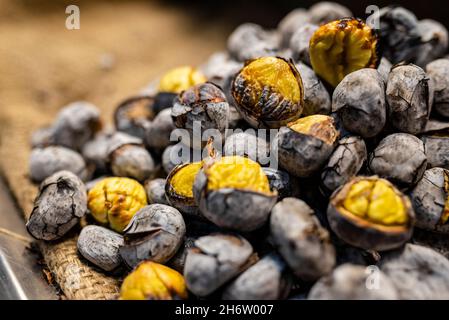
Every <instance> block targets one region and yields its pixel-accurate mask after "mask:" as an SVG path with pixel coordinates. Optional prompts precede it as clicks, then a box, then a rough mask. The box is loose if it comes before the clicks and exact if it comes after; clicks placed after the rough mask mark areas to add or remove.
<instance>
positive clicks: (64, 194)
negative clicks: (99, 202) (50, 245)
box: [26, 171, 87, 241]
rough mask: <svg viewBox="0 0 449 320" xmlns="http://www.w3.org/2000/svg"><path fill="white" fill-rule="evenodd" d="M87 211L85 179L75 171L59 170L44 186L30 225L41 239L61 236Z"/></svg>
mask: <svg viewBox="0 0 449 320" xmlns="http://www.w3.org/2000/svg"><path fill="white" fill-rule="evenodd" d="M86 211H87V192H86V187H85V186H84V184H83V182H82V181H81V180H80V179H79V178H78V177H77V176H76V175H75V174H73V173H72V172H69V171H59V172H56V173H55V174H53V175H51V176H50V177H48V178H47V179H45V180H44V181H43V182H42V184H41V185H40V187H39V194H38V195H37V197H36V200H35V201H34V208H33V211H32V212H31V214H30V218H29V220H28V222H27V224H26V228H27V231H28V233H29V234H31V235H32V236H33V237H34V238H35V239H38V240H46V241H50V240H56V239H60V238H61V237H63V236H64V235H65V234H66V233H67V232H69V230H70V229H72V228H73V227H74V226H75V225H76V224H77V223H78V222H79V221H80V219H81V218H82V217H83V216H84V215H85V214H86Z"/></svg>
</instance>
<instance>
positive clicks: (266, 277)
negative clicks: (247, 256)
mask: <svg viewBox="0 0 449 320" xmlns="http://www.w3.org/2000/svg"><path fill="white" fill-rule="evenodd" d="M292 283H293V281H292V277H291V274H290V272H289V270H288V268H287V265H286V264H285V262H284V261H283V260H282V259H281V257H279V256H278V255H276V254H274V253H271V254H268V255H267V256H265V257H263V258H262V259H261V260H259V261H258V262H257V263H255V264H254V265H252V266H251V267H249V268H248V269H247V270H246V271H245V272H243V273H242V274H240V275H239V276H238V277H237V278H236V279H235V280H233V281H232V282H231V283H230V284H229V285H228V286H227V287H226V288H225V289H224V291H223V295H222V298H223V299H224V300H275V299H285V298H286V297H287V296H288V294H289V292H290V289H291V287H292Z"/></svg>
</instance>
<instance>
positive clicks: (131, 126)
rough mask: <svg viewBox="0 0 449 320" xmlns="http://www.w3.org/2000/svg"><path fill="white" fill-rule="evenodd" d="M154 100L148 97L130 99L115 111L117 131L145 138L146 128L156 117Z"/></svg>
mask: <svg viewBox="0 0 449 320" xmlns="http://www.w3.org/2000/svg"><path fill="white" fill-rule="evenodd" d="M153 104H154V99H153V98H151V97H148V96H142V97H133V98H129V99H127V100H125V101H123V102H122V103H120V104H119V106H118V107H117V108H116V109H115V113H114V122H115V128H116V129H117V131H122V132H125V133H127V134H130V135H132V136H136V137H139V138H142V139H143V138H144V136H145V127H146V125H147V123H148V122H149V121H151V120H152V119H153V118H154V117H155V112H154V111H153V109H152V107H153Z"/></svg>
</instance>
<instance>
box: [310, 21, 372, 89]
mask: <svg viewBox="0 0 449 320" xmlns="http://www.w3.org/2000/svg"><path fill="white" fill-rule="evenodd" d="M377 46H378V39H377V36H376V34H375V33H374V31H373V29H371V28H370V27H369V26H368V25H366V24H365V23H364V22H363V21H362V20H359V19H341V20H336V21H332V22H329V23H327V24H325V25H323V26H321V27H320V28H318V30H317V31H316V32H315V33H314V34H313V36H312V38H311V39H310V44H309V55H310V62H311V63H312V67H313V70H314V71H315V73H316V74H317V75H319V76H320V77H321V78H323V79H324V80H325V81H326V82H328V83H329V84H330V85H332V86H334V87H336V86H337V85H338V84H339V83H340V81H341V80H343V78H344V77H345V76H346V75H348V74H349V73H351V72H354V71H356V70H359V69H362V68H376V65H377V63H378V60H379V57H378V55H377Z"/></svg>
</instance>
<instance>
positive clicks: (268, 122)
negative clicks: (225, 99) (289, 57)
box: [231, 57, 304, 128]
mask: <svg viewBox="0 0 449 320" xmlns="http://www.w3.org/2000/svg"><path fill="white" fill-rule="evenodd" d="M231 92H232V96H233V98H234V100H235V102H236V107H237V109H238V110H239V112H240V114H241V115H242V116H243V118H244V119H245V120H246V121H247V122H248V123H249V124H250V125H251V126H253V127H255V128H259V127H268V128H279V127H280V126H282V125H285V124H287V123H288V122H290V121H293V120H296V119H297V118H298V117H299V116H300V115H301V112H302V109H303V103H304V101H303V100H304V89H303V84H302V80H301V76H300V74H299V72H298V70H297V69H296V67H295V66H294V65H293V64H292V63H291V62H288V61H286V60H284V59H282V58H277V57H263V58H258V59H255V60H250V61H248V62H247V63H246V64H245V66H244V67H243V68H242V69H241V70H240V72H239V73H238V74H237V75H236V77H235V79H234V81H233V83H232V89H231Z"/></svg>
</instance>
